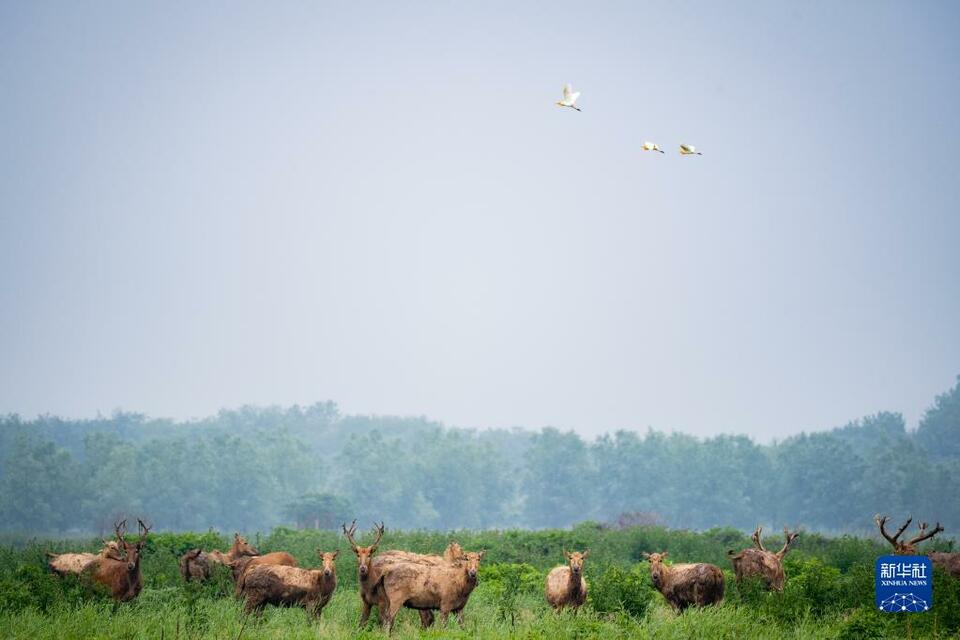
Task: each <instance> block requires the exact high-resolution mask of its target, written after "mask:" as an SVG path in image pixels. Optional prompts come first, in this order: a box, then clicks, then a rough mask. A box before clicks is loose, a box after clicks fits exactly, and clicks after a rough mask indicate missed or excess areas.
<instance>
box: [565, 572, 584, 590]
mask: <svg viewBox="0 0 960 640" xmlns="http://www.w3.org/2000/svg"><path fill="white" fill-rule="evenodd" d="M582 584H583V579H582V578H581V576H580V574H578V573H574V572H573V570H572V569H571V570H570V578H569V579H568V580H567V593H568V594H570V595H572V596H575V595H578V594H579V593H580V586H581V585H582Z"/></svg>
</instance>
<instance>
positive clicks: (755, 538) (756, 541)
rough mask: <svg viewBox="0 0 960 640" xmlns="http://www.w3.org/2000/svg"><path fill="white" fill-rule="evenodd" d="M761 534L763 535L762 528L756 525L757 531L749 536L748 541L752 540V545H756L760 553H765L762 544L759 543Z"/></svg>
mask: <svg viewBox="0 0 960 640" xmlns="http://www.w3.org/2000/svg"><path fill="white" fill-rule="evenodd" d="M761 533H763V527H761V526H760V525H757V530H756V531H754V532H753V535H752V536H750V539H751V540H753V544H755V545H757V549H760V551H766V549H764V548H763V543H762V542H760V534H761Z"/></svg>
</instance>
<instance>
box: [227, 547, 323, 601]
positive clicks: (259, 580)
mask: <svg viewBox="0 0 960 640" xmlns="http://www.w3.org/2000/svg"><path fill="white" fill-rule="evenodd" d="M339 553H340V552H339V551H333V552H327V553H324V552H323V551H320V550H319V549H317V555H319V556H320V560H321V561H322V565H321V567H320V568H319V569H298V568H297V567H288V566H285V565H260V566H257V567H253V568H252V569H249V570H248V571H247V572H246V575H245V576H244V589H243V594H244V597H245V598H246V603H245V604H244V611H245V612H246V613H250V612H253V611H256V612H258V613H261V612H262V611H263V608H264V606H266V605H268V604H273V605H277V606H299V607H303V608H304V609H306V611H307V614H308V615H310V616H312V617H313V618H319V617H320V612H321V611H323V607H324V606H326V604H327V603H328V602H330V597H331V596H332V595H333V592H334V590H335V589H336V588H337V566H336V563H335V562H334V561H335V560H336V558H337V554H339Z"/></svg>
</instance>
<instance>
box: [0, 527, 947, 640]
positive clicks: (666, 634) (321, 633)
mask: <svg viewBox="0 0 960 640" xmlns="http://www.w3.org/2000/svg"><path fill="white" fill-rule="evenodd" d="M450 539H456V540H458V541H459V542H461V544H462V545H463V546H464V547H465V548H466V549H467V550H479V549H486V550H487V554H486V556H485V558H484V563H483V567H482V568H481V572H480V582H479V585H478V586H477V588H476V590H475V591H474V593H473V595H472V596H471V598H470V602H469V604H468V605H467V608H466V610H465V611H466V625H465V627H464V628H463V629H461V628H460V627H459V626H457V625H456V623H455V622H454V621H453V619H451V622H450V627H449V628H448V629H443V628H440V627H435V628H434V629H432V630H430V631H427V632H422V631H420V629H419V619H418V618H417V617H416V615H415V614H414V612H411V611H403V612H401V614H400V615H399V616H398V619H397V620H398V623H397V627H396V629H395V631H394V637H397V638H432V637H479V638H506V637H510V638H541V637H550V638H554V639H556V638H593V637H602V638H628V637H629V638H844V639H854V638H908V637H912V638H957V637H960V581H958V580H953V579H951V578H949V577H948V576H946V575H944V574H943V573H941V572H939V571H938V572H937V574H936V576H935V582H934V607H933V610H932V611H931V612H929V613H925V614H913V615H909V616H906V615H904V616H900V615H891V614H882V613H880V612H877V611H874V608H873V562H874V560H875V559H876V557H877V556H879V555H883V554H885V553H887V549H888V548H887V547H885V546H883V545H881V544H880V543H879V541H876V540H868V539H864V538H855V537H848V536H844V537H838V538H826V537H823V536H820V535H817V534H804V535H802V536H801V538H800V539H799V541H798V542H797V544H796V547H795V548H794V549H793V550H791V552H790V553H789V554H788V555H787V558H786V561H785V568H786V572H787V584H786V588H785V590H784V592H783V593H782V594H774V593H767V592H765V591H764V590H763V589H761V588H760V587H759V585H758V584H756V583H754V582H745V583H744V584H742V585H740V586H737V585H736V583H735V582H734V580H733V575H732V572H731V570H730V563H729V561H728V559H727V554H726V551H727V549H738V550H739V549H741V548H744V547H746V546H749V539H748V537H747V536H744V535H743V534H742V533H741V532H739V531H735V530H731V529H713V530H709V531H706V532H703V533H694V532H688V531H673V530H667V529H665V528H662V527H634V528H628V529H622V530H614V529H603V528H600V527H598V526H596V525H594V524H591V523H584V524H582V525H579V526H577V527H575V528H573V529H572V530H552V531H536V532H533V531H488V532H466V531H463V532H453V533H434V532H393V531H389V530H388V532H387V534H386V536H384V539H383V542H382V543H381V549H391V548H399V549H409V550H413V551H421V552H440V551H442V549H443V548H444V546H445V545H446V544H447V542H448V541H449V540H450ZM358 541H359V542H361V544H362V543H363V539H360V540H358ZM251 542H252V543H254V544H255V546H257V547H258V548H259V549H260V551H261V552H267V551H275V550H285V551H289V552H290V553H292V554H293V555H294V556H296V557H297V559H298V561H299V562H300V564H301V566H316V564H317V560H316V556H315V549H317V548H320V549H323V550H333V549H336V548H339V549H340V550H341V554H340V557H339V559H338V562H337V574H338V581H339V584H338V588H337V593H336V594H335V596H334V598H333V600H332V601H331V603H330V604H329V605H328V606H327V607H326V608H325V609H324V611H323V614H322V616H321V619H320V621H319V622H310V621H309V620H308V619H307V616H306V614H305V612H304V611H303V610H302V609H277V608H274V607H268V608H267V610H266V612H265V614H264V615H263V617H262V618H256V617H250V618H249V619H248V618H246V617H245V616H244V615H243V614H242V611H241V605H240V603H239V602H238V601H236V600H235V599H234V598H233V596H232V588H233V585H232V583H231V581H230V578H229V575H228V574H227V573H226V572H225V571H224V572H221V573H219V574H218V575H217V576H216V578H215V579H214V580H213V581H211V582H209V583H207V584H203V585H197V584H189V585H187V584H184V583H183V582H182V580H181V578H180V575H179V571H178V564H177V558H178V557H179V555H180V554H181V553H182V552H183V551H185V550H186V549H188V548H191V547H196V546H201V547H204V548H207V549H211V548H222V549H225V548H226V547H227V546H228V540H227V538H226V537H224V536H221V535H219V534H217V533H214V532H209V533H205V534H156V535H154V534H151V536H150V538H149V540H148V543H147V547H146V550H145V553H144V558H143V563H142V569H143V575H144V581H145V588H144V590H143V592H142V594H141V595H140V597H139V598H138V599H137V600H135V601H133V602H131V603H126V604H121V605H114V604H113V603H112V602H111V601H110V600H109V598H107V597H105V596H104V595H103V594H102V593H98V592H97V590H96V589H93V588H92V587H91V586H90V584H89V583H88V582H87V581H85V580H83V579H76V578H69V579H66V580H60V579H57V578H56V577H54V576H52V575H51V574H49V573H48V572H47V571H46V564H45V558H44V552H45V551H65V550H72V551H77V550H91V551H95V550H97V549H98V548H99V544H98V541H96V540H72V541H66V540H59V541H53V540H49V541H44V540H29V541H27V540H7V541H6V542H5V543H4V544H3V545H0V637H3V638H51V639H53V638H57V639H61V638H131V639H132V638H153V639H156V638H164V639H166V638H211V639H213V638H217V639H224V640H226V639H235V638H245V639H254V638H277V639H279V638H319V637H322V638H354V637H383V634H382V633H381V632H380V631H379V630H378V628H377V627H376V626H375V625H371V626H370V627H369V629H368V630H367V631H365V632H364V633H362V634H360V633H358V632H357V629H356V623H357V619H358V617H359V608H360V607H359V599H358V597H357V593H356V585H357V579H356V560H355V558H354V556H353V554H352V553H351V551H350V547H349V545H348V544H347V542H346V540H345V539H344V538H343V536H339V535H336V534H335V533H334V532H322V531H293V530H289V529H277V530H274V531H273V532H272V533H271V534H270V535H267V536H259V535H257V536H252V537H251ZM765 542H768V545H767V546H769V547H773V546H778V542H777V537H776V536H773V535H771V536H770V537H769V540H766V539H765ZM779 544H782V538H780V543H779ZM587 547H589V548H590V549H591V553H590V558H589V559H588V561H587V563H586V567H585V570H586V577H587V579H588V581H589V583H590V596H589V601H588V604H587V605H586V606H585V607H584V608H582V609H581V610H580V612H579V613H578V614H576V615H572V614H569V613H564V614H563V615H561V616H559V617H558V616H557V615H555V614H554V613H553V612H552V611H551V610H550V609H549V608H548V607H547V604H546V602H545V601H544V598H543V579H544V576H545V575H546V572H547V571H548V570H549V569H550V568H551V567H553V566H556V565H557V564H560V562H561V559H562V550H563V549H564V548H567V549H583V548H587ZM664 549H667V550H669V551H670V557H671V558H672V559H673V561H674V562H683V561H705V562H712V563H714V564H717V565H718V566H720V567H721V568H722V569H723V570H724V573H725V577H726V579H727V595H726V599H725V601H724V603H723V604H722V605H721V606H719V607H711V608H707V609H703V610H689V611H687V612H686V613H684V614H682V615H677V614H675V613H673V612H672V610H671V609H670V608H669V606H668V605H667V604H666V603H665V601H664V600H663V598H662V597H661V596H660V594H659V593H657V592H656V591H654V590H653V588H652V586H651V584H650V579H649V573H648V567H647V564H646V563H645V562H643V561H642V560H641V557H642V555H641V554H642V553H643V552H644V551H647V552H652V551H662V550H664ZM375 618H376V616H374V619H375Z"/></svg>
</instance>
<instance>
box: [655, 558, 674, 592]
mask: <svg viewBox="0 0 960 640" xmlns="http://www.w3.org/2000/svg"><path fill="white" fill-rule="evenodd" d="M669 576H670V570H669V569H668V568H667V567H665V566H663V564H662V563H659V562H658V563H656V564H651V565H650V581H651V582H652V583H653V586H654V587H656V588H657V589H662V588H663V585H664V584H666V582H667V578H668V577H669Z"/></svg>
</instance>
